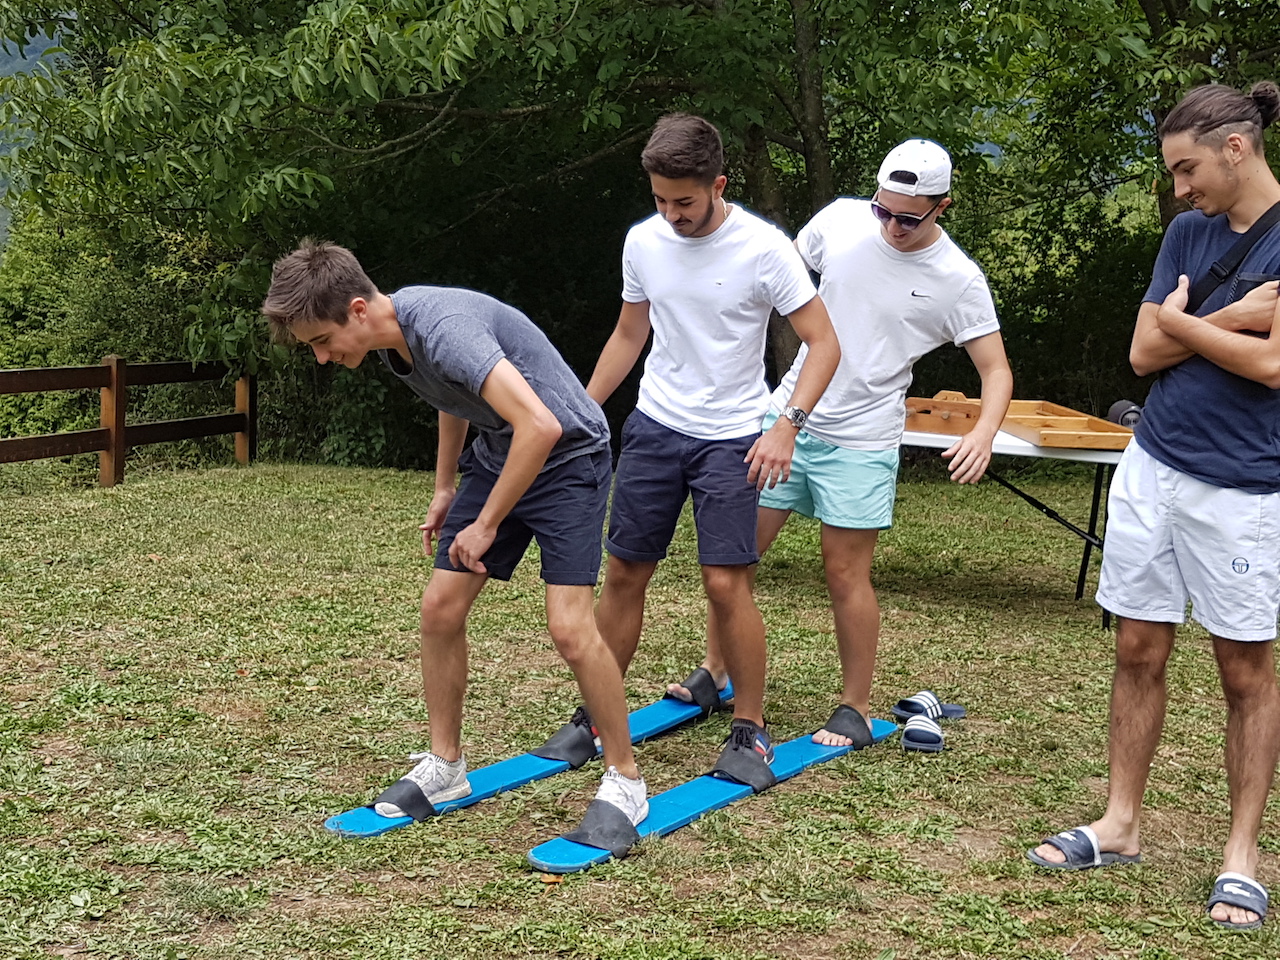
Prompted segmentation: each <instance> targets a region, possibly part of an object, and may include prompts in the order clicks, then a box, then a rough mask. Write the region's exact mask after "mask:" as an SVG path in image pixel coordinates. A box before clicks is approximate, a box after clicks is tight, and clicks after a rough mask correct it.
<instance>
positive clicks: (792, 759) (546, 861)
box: [529, 720, 898, 873]
mask: <svg viewBox="0 0 1280 960" xmlns="http://www.w3.org/2000/svg"><path fill="white" fill-rule="evenodd" d="M897 729H898V727H897V724H894V723H890V722H889V721H888V720H872V721H871V736H872V738H873V741H874V742H875V743H879V742H880V741H882V740H884V739H885V738H887V737H889V736H892V735H893V734H894V733H896V732H897ZM852 750H853V747H824V746H823V745H822V744H818V743H814V742H813V735H812V734H808V733H806V734H805V735H804V736H802V737H796V738H795V739H794V740H788V741H786V742H785V743H780V744H777V745H775V746H774V749H773V764H772V765H771V767H770V769H771V770H773V775H774V776H775V777H777V778H778V781H779V782H781V781H783V780H787V779H789V778H791V777H794V776H795V775H796V774H797V773H800V772H801V771H802V770H806V769H808V768H809V767H812V766H815V765H817V764H819V763H826V762H827V761H828V760H834V759H835V758H836V757H842V756H844V755H845V754H846V753H849V752H851V751H852ZM751 794H752V790H751V788H750V787H748V786H746V785H744V784H741V783H734V782H733V781H732V780H721V779H720V778H719V777H713V776H711V775H710V774H704V775H703V776H701V777H695V778H694V779H693V780H687V781H685V782H684V783H682V784H679V785H678V786H675V787H672V788H671V789H670V790H667V791H665V792H663V793H659V794H658V795H657V796H653V797H650V798H649V816H647V817H646V818H645V819H644V820H643V821H642V822H641V823H640V826H638V827H637V828H636V831H637V832H638V833H639V834H640V837H641V838H642V839H643V838H644V837H650V836H658V837H661V836H665V835H666V834H668V833H671V832H672V831H674V830H679V829H680V828H681V827H684V826H688V825H689V824H691V823H693V821H694V820H697V819H698V818H699V817H701V816H703V815H704V814H708V813H710V812H711V811H712V810H719V809H721V808H722V807H727V806H728V805H729V804H731V803H734V802H735V801H737V800H741V799H743V798H744V797H749V796H751ZM612 856H613V855H612V854H611V853H609V851H608V850H601V849H600V848H598V847H588V846H586V845H585V844H581V843H575V842H574V841H572V840H566V839H564V837H557V838H556V839H555V840H548V841H547V842H546V843H543V844H539V845H538V846H536V847H534V848H533V849H532V850H530V851H529V864H530V866H532V867H533V868H534V869H536V870H541V871H543V872H544V873H577V872H578V871H580V870H586V869H587V868H588V867H591V866H594V865H596V864H598V863H604V862H605V861H606V860H610V859H612Z"/></svg>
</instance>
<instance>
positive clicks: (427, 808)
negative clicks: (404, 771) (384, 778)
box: [373, 777, 436, 820]
mask: <svg viewBox="0 0 1280 960" xmlns="http://www.w3.org/2000/svg"><path fill="white" fill-rule="evenodd" d="M373 802H374V804H379V803H394V804H395V805H396V806H397V807H399V808H400V809H401V810H403V811H404V813H405V816H407V817H413V819H415V820H426V819H427V818H428V817H434V816H435V815H436V808H435V807H433V806H432V805H431V801H430V800H428V799H427V795H426V794H425V793H423V792H422V788H421V787H419V786H418V785H417V784H416V783H414V782H413V781H412V780H410V779H409V778H408V777H401V778H400V779H399V780H397V781H396V782H395V783H393V784H392V785H391V786H389V787H387V789H385V790H383V791H382V793H380V794H379V795H378V799H376V800H374V801H373Z"/></svg>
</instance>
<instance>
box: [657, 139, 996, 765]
mask: <svg viewBox="0 0 1280 960" xmlns="http://www.w3.org/2000/svg"><path fill="white" fill-rule="evenodd" d="M878 181H879V185H880V189H879V190H878V191H877V192H876V195H875V196H874V197H873V198H872V199H871V200H870V201H868V200H856V199H852V198H841V199H838V200H835V201H834V202H832V203H831V204H829V205H828V206H827V207H825V208H823V209H822V210H820V211H819V212H818V213H817V214H815V215H814V217H813V219H812V220H810V221H809V223H808V224H807V225H806V226H805V227H804V229H802V230H801V231H800V235H799V237H798V238H797V239H796V247H797V249H798V250H799V251H800V255H801V256H802V257H803V258H804V261H805V263H806V264H807V265H808V266H809V268H810V269H812V270H814V271H815V272H816V273H818V274H820V275H821V277H822V279H821V283H820V285H819V288H818V289H819V293H820V295H821V296H822V299H823V302H824V303H826V305H827V308H828V309H829V310H830V312H831V319H832V322H833V324H834V325H835V328H836V334H837V336H838V337H839V339H840V343H841V346H842V348H843V352H842V354H841V358H840V365H839V368H838V369H837V371H836V374H835V376H834V377H833V378H832V380H831V384H830V386H828V388H827V391H826V392H825V393H824V394H823V395H822V405H821V406H820V407H819V408H818V409H817V410H815V411H814V412H813V415H812V416H810V417H809V419H808V422H807V423H806V424H805V428H804V432H803V433H802V434H801V435H800V436H799V438H798V439H797V440H796V449H795V457H794V459H793V461H792V467H791V476H790V479H788V480H787V481H786V482H785V483H779V484H778V485H777V486H776V487H774V488H773V489H770V490H766V491H764V492H763V494H762V495H761V497H760V526H759V541H758V547H759V551H760V553H761V554H763V553H764V552H765V551H766V550H768V548H769V545H770V544H771V543H772V542H773V540H774V538H775V537H776V536H777V535H778V533H779V532H780V531H781V530H782V527H783V525H784V524H785V523H786V522H787V518H788V517H789V516H790V515H791V513H792V512H793V511H795V512H799V513H801V514H803V515H804V516H807V517H816V518H817V519H818V520H820V521H822V557H823V566H824V568H825V570H826V576H827V589H828V591H829V592H830V594H831V603H832V610H833V613H834V617H835V633H836V644H837V647H838V649H839V652H840V666H841V673H842V677H843V684H844V689H843V692H842V695H841V698H840V705H839V706H837V708H836V710H835V712H834V713H833V714H832V715H831V718H830V719H829V720H828V721H827V723H826V725H825V726H824V727H823V729H821V730H819V731H818V732H817V733H815V734H814V740H816V741H817V742H819V743H825V744H828V745H832V746H845V745H849V744H853V745H854V746H855V747H862V746H866V745H868V744H869V743H871V733H870V719H869V712H870V697H871V677H872V673H873V671H874V668H875V656H876V646H877V643H878V640H879V633H880V607H879V604H878V603H877V602H876V595H875V590H874V589H873V588H872V585H871V560H872V555H873V554H874V552H875V545H876V540H877V538H878V536H879V533H880V531H881V530H884V529H887V528H888V527H889V526H891V525H892V523H893V503H894V497H895V493H896V484H897V476H898V446H899V444H900V443H901V442H902V433H903V428H904V424H905V420H906V405H905V403H904V400H905V398H906V393H907V388H908V387H909V386H910V385H911V371H912V367H913V366H914V365H915V362H916V361H917V360H919V359H920V358H921V357H922V356H924V355H925V354H926V353H928V352H930V351H931V350H933V349H935V348H937V347H939V346H942V345H943V344H945V343H954V344H955V345H956V346H959V347H964V349H965V350H966V351H967V352H968V354H969V356H970V358H971V359H972V361H973V364H974V366H975V367H976V368H977V370H978V373H979V375H980V376H981V378H982V412H981V415H980V416H979V418H978V421H977V424H976V425H975V426H974V428H973V430H972V431H971V432H970V433H968V434H966V435H965V436H964V437H962V438H961V439H959V440H957V441H956V443H955V444H954V445H953V446H952V447H951V448H950V449H948V450H946V451H945V452H943V454H942V456H944V457H947V458H949V459H950V464H949V465H948V469H949V470H950V471H951V479H952V480H954V481H956V482H958V483H977V482H978V480H979V479H981V477H982V475H983V474H984V473H985V472H986V469H987V464H988V463H989V462H990V460H991V444H992V441H993V440H994V438H995V435H996V431H997V430H999V428H1000V422H1001V421H1002V420H1003V419H1004V416H1005V413H1006V412H1007V410H1008V408H1009V400H1010V398H1011V397H1012V395H1013V374H1012V373H1011V372H1010V370H1009V361H1008V359H1007V358H1006V357H1005V352H1004V342H1003V340H1002V339H1001V337H1000V324H999V321H998V320H997V319H996V311H995V305H994V304H993V303H992V300H991V291H990V289H989V288H988V287H987V281H986V277H985V276H983V273H982V270H981V269H980V268H979V267H978V265H977V264H976V263H974V262H973V261H972V260H971V259H969V257H968V256H967V255H966V254H965V253H964V251H963V250H961V249H960V248H959V247H958V246H956V244H955V242H954V241H952V239H951V238H950V237H948V236H947V234H946V231H944V230H943V229H942V227H941V226H940V225H939V224H938V217H939V216H940V215H941V214H942V212H943V211H944V210H946V209H947V207H949V206H950V205H951V198H950V197H949V196H948V195H947V194H948V192H949V191H950V189H951V157H950V156H949V155H948V154H947V151H946V150H944V149H943V148H942V147H941V146H939V145H938V144H936V143H934V142H932V141H930V140H908V141H906V142H905V143H902V144H899V145H898V146H897V147H895V148H894V149H893V150H892V151H891V152H890V153H889V154H888V156H886V157H885V159H884V162H883V163H882V164H881V166H880V172H879V177H878ZM806 352H807V351H806V349H805V348H804V347H802V348H801V349H800V353H799V355H798V356H797V357H796V361H795V364H794V365H793V366H792V368H791V370H790V371H789V372H788V373H787V375H786V376H785V377H784V378H783V380H782V383H781V384H780V385H779V386H778V389H777V390H776V391H775V392H774V395H773V400H772V403H771V409H770V413H769V416H768V417H766V419H765V428H766V429H768V428H769V426H770V424H772V423H773V421H774V418H776V417H777V416H778V414H779V413H781V412H782V410H783V405H784V404H785V403H786V402H787V399H786V398H787V397H788V396H790V391H791V390H792V388H793V387H794V386H795V384H796V375H797V373H798V371H799V370H800V369H801V368H802V366H803V364H804V363H805V355H806ZM709 627H710V625H709ZM717 641H718V635H717V634H716V632H715V631H714V630H713V629H710V628H709V629H708V650H707V660H706V661H705V662H704V665H703V666H704V668H705V669H707V670H708V671H710V672H711V673H712V674H713V675H714V674H718V673H720V672H722V669H723V668H722V667H721V659H720V657H719V655H718V652H717ZM671 692H672V693H673V694H675V695H677V696H681V698H682V699H684V698H685V697H684V694H685V691H683V690H681V689H680V688H678V687H676V686H674V685H673V687H672V688H671Z"/></svg>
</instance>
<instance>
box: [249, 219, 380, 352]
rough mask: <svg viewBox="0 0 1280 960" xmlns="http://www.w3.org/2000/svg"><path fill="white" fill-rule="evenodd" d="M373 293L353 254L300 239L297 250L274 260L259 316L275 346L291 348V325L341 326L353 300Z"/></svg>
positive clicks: (375, 289)
mask: <svg viewBox="0 0 1280 960" xmlns="http://www.w3.org/2000/svg"><path fill="white" fill-rule="evenodd" d="M377 293H378V288H377V287H375V286H374V285H373V281H372V280H370V279H369V277H368V275H367V274H366V273H365V272H364V268H363V267H361V266H360V261H359V260H357V259H356V255H355V254H354V253H352V252H351V251H350V250H348V249H347V248H346V247H340V246H338V245H337V244H336V243H328V242H326V241H319V242H317V241H315V240H312V239H311V238H310V237H307V238H305V239H304V240H303V241H302V243H301V244H300V245H299V247H298V249H297V250H295V251H293V253H291V254H289V255H288V256H286V257H281V258H280V259H279V260H277V261H276V263H275V266H274V267H272V269H271V288H270V289H269V290H267V296H266V299H265V300H263V301H262V313H263V315H264V316H265V317H266V318H267V323H268V325H269V326H270V328H271V339H272V340H274V341H275V342H276V343H295V342H297V341H296V338H295V337H294V336H293V330H292V328H293V325H294V324H295V323H314V322H317V321H320V320H331V321H332V322H334V323H337V324H345V323H346V322H347V308H348V307H349V306H350V304H351V301H352V300H354V299H355V298H356V297H364V298H365V299H366V300H371V299H373V297H375V296H376V295H377Z"/></svg>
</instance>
